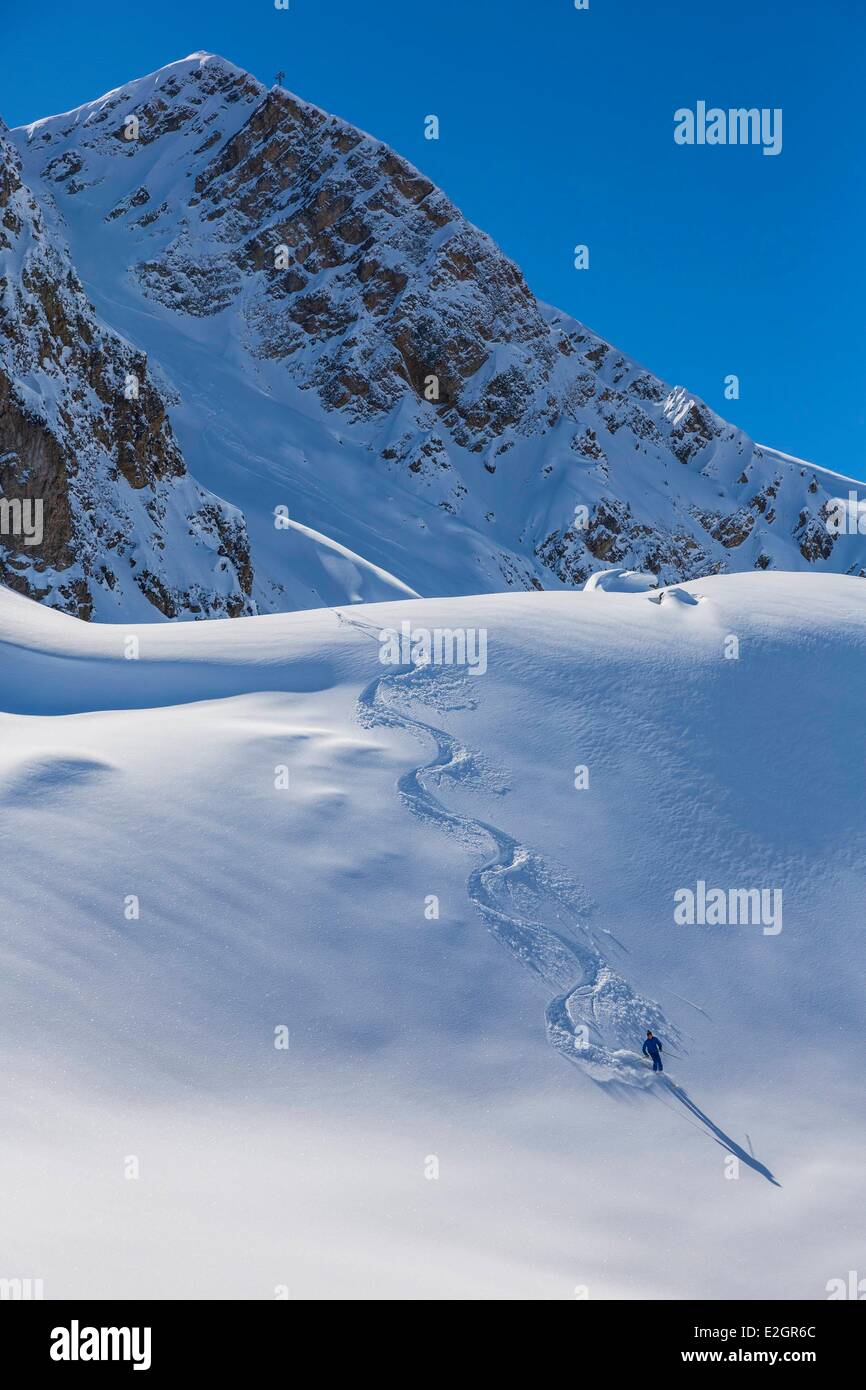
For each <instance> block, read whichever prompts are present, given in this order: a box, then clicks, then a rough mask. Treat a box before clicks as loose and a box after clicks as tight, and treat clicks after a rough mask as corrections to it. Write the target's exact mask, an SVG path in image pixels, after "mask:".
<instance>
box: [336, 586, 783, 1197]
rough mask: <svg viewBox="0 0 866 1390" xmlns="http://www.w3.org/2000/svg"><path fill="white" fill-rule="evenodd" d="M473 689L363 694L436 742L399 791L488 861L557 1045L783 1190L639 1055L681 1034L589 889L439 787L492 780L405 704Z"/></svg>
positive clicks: (490, 886) (386, 722) (491, 888)
mask: <svg viewBox="0 0 866 1390" xmlns="http://www.w3.org/2000/svg"><path fill="white" fill-rule="evenodd" d="M337 617H338V619H339V620H340V621H341V622H343V623H345V624H347V625H350V626H352V627H355V628H356V629H357V630H358V631H360V632H362V633H364V634H365V635H366V636H368V637H370V638H372V639H373V640H374V641H376V642H377V643H378V641H379V633H378V631H377V630H376V629H375V628H373V627H372V626H370V625H368V624H366V623H361V622H358V621H357V620H355V619H351V618H346V617H344V615H343V614H342V613H339V612H338V613H337ZM467 687H468V683H467V682H466V681H465V680H461V679H460V677H459V675H458V674H457V672H456V671H455V668H453V667H450V668H443V667H436V666H432V665H419V664H412V665H410V666H403V667H400V668H397V669H392V670H391V671H389V672H387V673H386V674H383V675H380V676H377V677H376V678H375V679H374V680H372V681H371V682H370V683H369V685H367V686H366V687H365V688H364V690H363V691H362V692H361V694H360V696H359V698H358V718H359V722H360V723H362V724H363V725H364V726H365V727H367V728H397V729H402V730H404V731H406V732H408V733H410V734H413V735H415V736H416V737H418V738H421V739H422V740H429V741H430V742H432V744H433V745H434V748H435V753H434V756H433V757H432V758H431V760H430V761H429V762H426V763H422V764H420V765H419V766H417V767H414V768H412V769H411V770H410V771H408V772H405V773H403V774H402V776H401V777H400V778H399V779H398V782H397V789H398V792H399V794H400V796H401V798H402V800H403V801H404V802H405V804H406V805H407V806H408V807H409V809H410V810H411V811H412V812H413V814H414V815H416V816H418V817H419V818H420V819H421V820H424V821H426V822H428V823H430V824H432V825H435V826H438V827H439V828H440V829H442V830H444V831H446V832H447V833H449V834H452V835H455V836H457V838H459V839H460V840H461V841H462V842H463V843H464V844H465V845H466V847H467V848H468V849H469V850H470V851H471V852H473V853H476V854H479V855H486V856H487V857H486V858H485V859H484V861H483V862H482V863H481V864H480V865H478V866H477V867H475V868H474V869H473V870H472V872H471V873H470V874H469V878H468V881H467V892H468V896H469V899H470V901H471V902H472V904H473V905H474V906H475V908H476V909H477V911H478V912H479V913H480V915H481V917H482V918H483V920H484V922H485V924H486V926H487V928H488V930H489V931H490V933H491V934H492V936H493V937H494V938H495V939H496V940H497V941H499V942H500V943H501V944H502V945H504V946H507V947H508V949H509V950H510V951H511V953H512V954H513V955H514V956H516V958H517V959H518V960H519V961H520V962H521V964H522V965H524V966H525V967H526V968H527V969H529V970H531V971H532V972H533V974H535V975H537V976H538V977H539V978H540V979H541V980H543V981H544V983H545V984H546V985H548V986H549V987H550V988H551V989H553V990H554V991H555V994H554V996H553V998H552V999H551V1000H550V1002H549V1003H548V1005H547V1008H546V1026H547V1036H548V1039H549V1041H550V1043H551V1044H552V1046H553V1047H554V1048H556V1050H557V1051H558V1052H559V1053H561V1055H562V1056H564V1057H565V1058H566V1059H567V1060H568V1061H569V1062H571V1063H573V1064H575V1065H577V1066H579V1067H580V1068H581V1069H582V1070H583V1071H584V1072H585V1073H586V1074H587V1075H588V1076H589V1077H590V1079H591V1080H592V1081H594V1082H596V1083H597V1084H598V1085H600V1086H603V1087H604V1088H605V1089H606V1090H607V1091H608V1093H609V1094H610V1093H614V1094H617V1095H621V1096H629V1095H635V1094H636V1093H637V1092H645V1093H647V1092H648V1093H650V1094H652V1095H653V1096H655V1098H656V1099H658V1100H660V1101H663V1100H664V1098H665V1097H666V1096H669V1097H672V1098H673V1099H674V1100H676V1101H677V1102H679V1104H681V1105H682V1106H683V1107H684V1108H685V1109H686V1110H687V1111H688V1112H689V1114H690V1115H692V1116H693V1117H694V1119H695V1120H696V1121H698V1122H699V1124H700V1126H701V1127H702V1128H703V1129H704V1131H705V1132H707V1133H709V1135H711V1136H712V1138H713V1139H714V1141H715V1142H716V1143H718V1144H719V1145H721V1146H722V1147H723V1148H724V1149H725V1151H726V1152H728V1153H731V1154H733V1155H735V1156H736V1157H737V1158H738V1159H739V1160H740V1161H741V1162H742V1163H744V1164H746V1165H747V1166H748V1167H750V1168H752V1169H754V1170H755V1172H757V1173H760V1174H761V1175H762V1176H763V1177H764V1178H766V1179H767V1180H768V1181H769V1182H771V1183H773V1184H774V1185H775V1186H779V1184H778V1182H777V1180H776V1178H775V1177H774V1176H773V1174H772V1173H771V1171H770V1170H769V1168H767V1167H766V1166H765V1165H764V1164H763V1163H761V1162H760V1161H759V1160H758V1159H757V1158H755V1156H754V1155H753V1154H752V1153H751V1152H750V1151H749V1150H747V1149H744V1148H743V1147H742V1146H741V1145H740V1144H738V1143H737V1142H736V1141H735V1140H734V1139H732V1138H731V1136H730V1135H729V1134H726V1133H725V1131H724V1130H722V1129H721V1128H720V1127H719V1126H718V1125H717V1124H715V1123H714V1121H713V1120H712V1119H711V1118H710V1117H709V1116H708V1115H707V1114H706V1113H705V1112H704V1111H703V1110H701V1109H700V1107H699V1106H698V1105H696V1104H695V1102H694V1101H693V1100H692V1098H691V1097H690V1096H689V1094H688V1093H687V1092H686V1091H685V1090H684V1089H683V1087H682V1086H679V1085H677V1083H676V1082H674V1081H672V1080H671V1079H670V1077H669V1076H667V1075H665V1074H662V1075H658V1074H654V1073H653V1072H651V1071H649V1070H648V1068H647V1066H646V1064H645V1063H644V1061H643V1060H642V1058H641V1056H640V1054H639V1053H638V1052H637V1051H635V1050H634V1049H635V1041H636V1039H638V1038H640V1037H642V1036H643V1032H644V1031H645V1030H646V1029H647V1028H651V1029H652V1030H653V1032H654V1033H656V1034H657V1036H660V1037H662V1038H664V1040H665V1043H666V1047H667V1055H668V1056H670V1057H676V1055H677V1054H679V1055H682V1054H683V1052H684V1047H683V1038H682V1035H681V1033H680V1031H679V1030H678V1029H677V1027H676V1026H675V1025H674V1024H672V1023H671V1022H670V1021H669V1020H668V1019H667V1018H666V1017H665V1015H664V1013H663V1012H662V1009H661V1007H660V1006H659V1004H657V1003H656V1002H655V1001H654V1000H650V999H647V998H645V997H643V996H641V995H639V994H637V993H636V992H635V991H634V990H633V989H632V987H631V986H630V985H629V984H628V982H627V981H626V980H625V979H623V978H622V977H621V976H620V975H619V974H617V972H616V971H615V970H613V969H612V967H611V966H610V964H609V963H608V961H607V960H606V959H605V956H604V954H603V953H602V951H601V950H600V948H599V946H598V944H597V942H596V941H595V939H594V937H593V934H592V932H591V931H590V930H589V928H588V927H587V926H585V925H583V924H582V923H581V921H580V914H581V903H582V901H583V898H582V894H581V891H580V889H579V887H578V886H577V885H576V884H575V883H573V882H572V881H570V880H569V879H567V878H566V877H565V876H564V875H562V874H560V873H559V872H557V871H554V870H552V869H551V868H550V867H549V866H548V865H546V864H545V862H544V860H543V859H542V858H541V857H540V856H539V855H538V854H536V853H535V852H534V851H532V850H531V849H529V848H527V847H526V846H525V845H523V844H521V843H520V842H519V841H518V840H516V839H515V838H514V837H513V836H512V835H509V834H508V833H507V832H506V831H504V830H501V829H499V828H498V827H497V826H495V825H492V824H490V823H489V822H488V821H484V820H480V819H478V818H477V817H474V816H470V815H467V814H465V813H463V812H459V811H453V810H450V809H449V808H448V807H447V806H445V805H444V804H443V803H442V802H441V801H440V800H439V798H438V797H437V796H436V795H435V794H434V792H433V791H431V789H430V785H431V784H432V785H435V786H438V785H440V784H441V783H443V782H450V783H452V784H457V783H461V784H462V785H464V786H473V785H474V786H478V785H483V781H484V778H483V773H482V770H481V764H480V762H479V760H478V758H476V756H475V755H474V754H473V753H472V751H471V750H470V749H469V748H467V747H466V746H465V745H464V744H463V743H461V742H460V740H459V739H457V738H456V737H454V736H453V735H451V734H449V733H447V732H446V731H445V730H444V729H441V728H439V727H438V726H437V725H434V724H430V723H427V722H425V721H423V720H420V719H417V718H415V717H413V716H412V715H410V714H409V713H407V709H406V706H407V705H409V704H410V703H412V702H416V703H420V704H424V705H427V706H433V707H434V708H438V709H448V708H451V709H456V708H460V707H463V708H466V707H467V706H468V705H469V704H470V703H473V696H472V693H471V692H470V691H469V690H468V688H467ZM491 846H492V849H493V853H492V855H491V854H490V852H489V851H490V848H491ZM548 924H550V925H548Z"/></svg>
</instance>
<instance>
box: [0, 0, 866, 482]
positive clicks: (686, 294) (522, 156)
mask: <svg viewBox="0 0 866 1390" xmlns="http://www.w3.org/2000/svg"><path fill="white" fill-rule="evenodd" d="M3 34H4V42H3V61H2V67H3V82H2V88H0V91H2V103H3V108H2V115H3V116H4V118H5V119H6V121H7V122H8V124H10V125H19V124H21V123H23V122H26V121H29V120H33V119H35V118H36V117H38V116H44V115H49V114H52V113H54V112H56V111H62V110H66V109H68V108H69V107H72V106H76V105H78V104H79V103H81V102H83V101H87V100H90V99H92V98H93V97H95V96H97V95H100V94H101V93H102V92H103V91H105V90H107V89H109V88H111V87H115V86H119V85H120V84H121V83H122V82H124V81H125V80H126V79H128V78H130V77H135V76H139V75H141V74H143V73H146V72H149V71H151V70H152V69H153V68H156V67H161V66H162V65H163V64H165V63H168V62H171V61H172V60H174V59H175V58H180V57H183V56H185V55H186V54H187V53H190V52H193V51H195V50H196V49H208V50H210V51H212V52H216V53H221V54H222V55H223V56H224V57H226V58H230V59H231V60H232V61H233V62H235V63H238V64H240V65H241V66H242V67H245V68H248V69H249V70H250V71H251V72H253V73H254V74H255V75H256V76H257V77H259V78H261V79H262V80H263V81H265V82H268V83H270V82H271V81H272V80H273V75H274V73H275V71H276V70H277V69H278V68H283V69H284V70H285V72H286V80H285V85H286V87H288V88H289V89H290V90H293V91H295V92H297V93H299V94H300V95H301V96H303V97H306V98H307V99H308V100H310V101H314V102H316V103H318V104H319V105H320V106H323V107H325V108H326V109H327V110H329V111H333V112H336V113H337V114H338V115H340V116H344V117H346V118H347V119H348V120H350V121H353V122H354V123H355V124H357V125H359V126H361V127H362V128H363V129H365V130H368V131H370V132H372V133H373V134H375V135H377V136H379V137H380V138H382V139H384V140H386V141H387V142H388V143H389V144H391V145H393V146H394V148H395V149H397V150H398V151H399V152H400V153H401V154H403V155H405V156H406V157H407V158H409V159H410V160H412V161H413V162H414V163H416V164H417V165H419V166H420V168H421V169H422V170H423V171H424V172H425V173H426V174H428V175H429V176H430V177H431V178H432V179H434V180H435V181H436V182H437V183H439V184H440V185H441V186H442V187H443V188H444V190H445V191H446V193H448V194H449V196H450V197H451V198H452V199H453V200H454V201H455V202H456V203H457V204H458V206H459V207H460V208H462V210H463V211H464V212H465V213H466V215H467V216H468V217H470V218H471V219H472V221H474V222H476V223H478V225H479V226H481V227H483V228H484V229H485V230H486V231H488V232H490V234H491V235H492V236H493V237H494V238H495V239H496V241H498V242H499V244H500V245H501V246H502V247H503V249H504V250H505V251H506V252H507V253H508V254H509V255H510V256H512V257H513V258H514V260H516V261H517V262H518V264H519V265H520V266H521V267H522V269H523V271H524V273H525V274H526V277H527V279H528V281H529V284H530V285H531V287H532V289H533V290H534V291H535V293H536V294H537V295H539V296H540V297H541V298H543V299H546V300H548V301H549V302H551V303H553V304H556V305H557V306H558V307H560V308H563V309H566V310H568V311H569V312H570V313H572V314H574V315H575V316H576V317H577V318H579V319H582V320H583V321H584V322H585V323H587V324H589V325H590V326H591V327H592V328H594V329H595V330H596V331H597V332H598V333H600V334H602V335H603V336H604V337H606V338H608V339H610V340H611V341H612V342H613V343H615V344H616V345H617V346H618V347H620V348H622V349H623V350H624V351H626V352H628V353H629V354H630V355H632V356H633V357H636V358H637V359H638V360H639V361H641V362H643V363H645V364H646V365H647V366H648V367H651V368H652V369H653V370H654V371H656V372H658V373H659V374H660V375H661V376H663V377H665V378H666V379H668V380H670V381H672V382H681V383H683V384H684V385H686V386H688V387H689V388H690V389H692V390H693V391H696V392H697V393H698V394H699V395H701V396H703V397H704V398H705V399H706V400H707V401H708V402H709V403H710V405H712V406H714V407H715V408H716V409H718V410H719V411H720V413H722V414H724V415H726V416H727V418H729V419H731V420H733V421H735V422H736V423H737V424H739V425H741V426H742V427H743V428H745V429H747V430H748V431H749V432H750V433H751V434H752V435H753V436H754V437H755V438H756V439H758V440H759V441H761V442H763V443H767V444H772V445H774V446H775V447H777V448H780V449H783V450H785V451H787V452H789V453H793V454H799V455H802V456H803V457H806V458H809V459H812V460H814V461H815V462H817V463H823V464H825V465H827V466H828V467H834V468H839V469H841V470H842V471H844V472H849V473H852V474H854V475H856V476H858V477H861V478H864V477H866V390H864V386H866V383H864V374H866V293H864V281H866V275H864V261H863V247H864V223H866V219H864V210H866V192H864V179H863V169H864V157H863V151H864V138H866V119H864V102H863V71H864V52H866V4H864V0H814V2H813V0H725V3H724V4H714V3H711V0H590V6H589V9H588V10H587V11H577V10H575V8H574V0H417V2H416V3H413V0H290V8H289V10H288V11H280V10H277V9H275V7H274V5H273V3H272V0H236V2H235V3H231V4H229V3H226V0H197V3H193V0H147V3H146V4H144V3H142V4H137V3H129V4H126V3H123V0H110V2H109V0H91V2H90V3H88V0H82V2H81V3H59V0H40V3H39V4H38V5H36V4H34V5H30V6H24V5H15V6H14V7H13V6H11V5H10V6H8V7H7V8H6V13H5V14H4V16H3ZM699 99H703V100H705V101H706V102H707V103H708V105H710V106H712V105H717V106H720V107H725V108H728V107H738V106H749V107H750V106H757V107H771V108H772V107H781V108H782V109H783V113H784V115H783V149H782V152H781V154H780V155H778V156H777V157H767V156H764V155H763V154H762V153H761V150H760V149H759V148H756V147H739V146H729V147H713V148H710V147H703V148H701V147H697V146H696V147H691V148H687V147H682V146H677V145H675V143H674V140H673V113H674V110H675V109H676V108H678V107H681V106H690V107H692V108H693V107H694V106H695V103H696V102H697V101H698V100H699ZM430 113H435V114H436V115H438V116H439V118H440V122H441V138H440V140H439V141H438V143H437V142H434V141H427V140H425V139H424V138H423V118H424V117H425V116H426V115H428V114H430ZM577 243H586V244H588V246H589V248H590V269H589V270H588V271H576V270H575V269H574V268H573V248H574V246H575V244H577ZM728 373H736V374H737V375H738V376H739V378H740V391H741V394H740V399H739V401H726V400H725V399H724V394H723V391H724V378H725V376H726V375H727V374H728Z"/></svg>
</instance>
